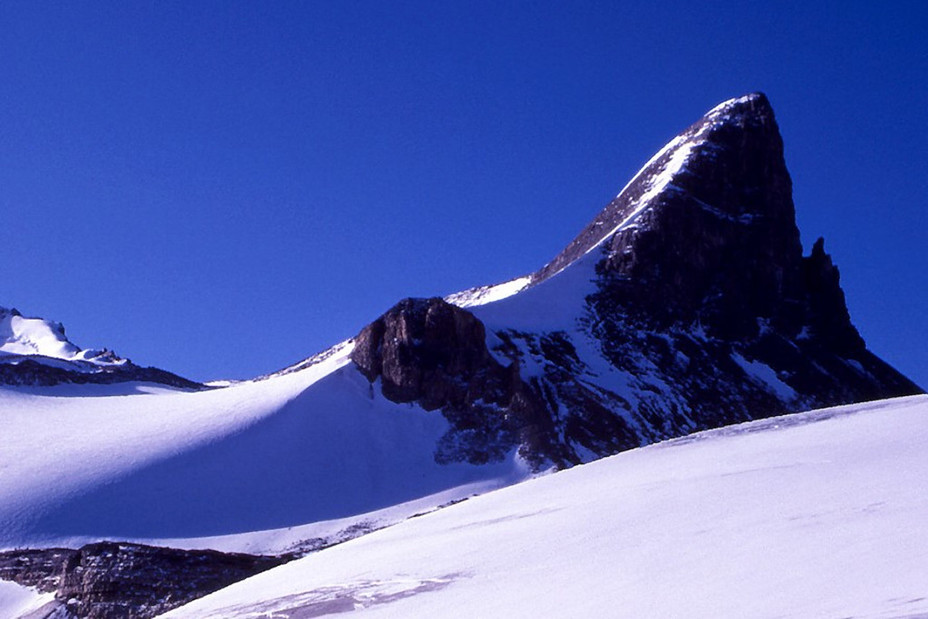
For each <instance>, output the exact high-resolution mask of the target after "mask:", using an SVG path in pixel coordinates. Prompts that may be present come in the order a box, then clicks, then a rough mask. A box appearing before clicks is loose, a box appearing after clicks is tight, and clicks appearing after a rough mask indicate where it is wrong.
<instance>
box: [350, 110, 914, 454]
mask: <svg viewBox="0 0 928 619" xmlns="http://www.w3.org/2000/svg"><path fill="white" fill-rule="evenodd" d="M587 256H590V257H591V258H592V261H591V259H590V258H587ZM591 267H592V268H591ZM570 269H589V279H590V280H592V281H593V282H595V290H594V291H593V292H592V294H589V296H587V297H586V298H585V299H584V303H582V304H581V305H583V306H584V310H583V311H581V312H580V313H579V314H578V315H577V316H575V317H574V319H573V321H572V322H571V324H564V325H563V330H561V331H551V332H526V331H525V330H520V329H517V328H507V327H506V326H505V320H503V319H500V318H499V314H498V313H497V314H496V315H495V318H494V332H493V333H492V334H491V338H490V339H491V340H497V343H495V344H493V345H492V348H493V350H492V351H488V350H487V349H486V345H485V344H484V339H485V334H484V331H485V327H484V326H483V325H482V324H481V321H480V320H479V317H480V315H481V311H480V308H479V307H478V308H476V309H475V310H474V311H473V313H472V312H469V311H466V310H463V309H460V308H453V307H450V306H448V305H447V304H446V303H443V302H441V301H440V300H438V299H431V300H428V301H423V300H418V301H415V300H407V301H404V302H402V303H400V304H399V305H397V306H396V307H395V308H393V309H392V310H390V311H389V312H387V314H386V315H384V317H382V318H380V319H379V320H378V321H375V322H374V323H372V324H371V325H369V326H368V327H367V328H365V329H364V331H362V332H361V335H360V336H359V337H358V341H357V346H358V347H357V348H356V350H355V354H354V357H353V358H354V361H355V363H356V364H357V365H358V367H359V368H360V369H361V371H362V372H364V374H365V375H366V376H367V377H368V379H370V380H371V381H372V382H373V381H374V380H376V379H378V378H379V379H381V384H382V390H383V394H384V396H386V397H387V398H389V399H392V400H395V401H399V402H411V401H415V402H418V403H419V404H421V405H422V406H423V407H424V408H426V409H427V410H433V409H436V408H441V409H442V412H443V413H444V414H445V416H446V417H447V418H448V419H449V421H451V423H452V427H453V428H454V429H453V430H452V432H451V434H454V433H455V432H457V433H458V434H460V432H461V429H462V428H463V429H466V432H469V433H472V434H473V433H477V434H480V433H483V434H485V435H489V434H493V433H496V434H497V436H506V437H507V439H506V440H500V441H497V445H498V447H499V449H497V450H496V453H501V452H502V447H504V446H506V445H507V444H508V441H510V440H511V441H514V444H518V445H520V446H521V453H522V455H523V456H526V457H527V458H528V459H529V461H531V462H533V463H534V464H536V465H541V464H554V465H555V466H567V465H570V464H574V463H577V462H581V461H586V460H589V459H592V458H596V457H601V456H605V455H609V454H612V453H615V452H617V451H621V450H623V449H628V448H632V447H636V446H639V445H642V444H646V443H650V442H654V441H657V440H662V439H665V438H670V437H674V436H680V435H683V434H686V433H689V432H693V431H696V430H702V429H707V428H712V427H717V426H720V425H725V424H730V423H736V422H742V421H747V420H750V419H755V418H761V417H767V416H772V415H777V414H784V413H789V412H798V411H801V410H807V409H811V408H816V407H823V406H831V405H836V404H845V403H851V402H859V401H865V400H870V399H877V398H886V397H892V396H900V395H908V394H914V393H920V392H921V390H920V389H919V387H918V386H916V385H915V384H913V383H912V382H911V381H909V380H908V379H906V378H905V377H904V376H902V375H901V374H899V373H898V372H896V371H895V370H894V369H893V368H891V367H890V366H888V365H887V364H885V363H884V362H883V361H881V360H880V359H879V358H877V357H876V356H874V355H873V354H872V353H870V352H869V351H868V350H867V349H866V346H865V344H864V342H863V340H862V338H861V337H860V335H859V333H858V332H857V330H856V329H855V328H854V326H853V325H852V324H851V321H850V317H849V315H848V311H847V307H846V304H845V299H844V293H843V292H842V291H841V288H840V285H839V281H838V270H837V268H836V267H835V266H834V265H833V264H832V261H831V258H830V257H829V256H828V255H827V254H826V253H825V251H824V244H823V241H822V240H821V239H820V240H819V241H818V242H816V244H815V245H814V247H813V249H812V252H811V255H809V256H808V257H803V255H802V247H801V245H800V241H799V230H798V229H797V227H796V223H795V208H794V205H793V200H792V181H791V179H790V176H789V172H788V171H787V168H786V163H785V161H784V157H783V142H782V139H781V137H780V133H779V129H778V127H777V123H776V119H775V117H774V113H773V110H772V108H771V107H770V103H769V101H768V100H767V98H766V97H765V96H764V95H762V94H759V93H756V94H753V95H748V96H745V97H741V98H739V99H735V100H732V101H729V102H726V103H725V104H722V105H720V106H718V107H716V108H715V109H713V110H712V111H710V112H709V113H708V114H706V116H704V117H703V118H702V119H700V120H699V121H698V122H696V123H695V124H693V125H692V126H690V127H689V128H688V129H686V130H685V131H684V132H683V133H681V134H680V135H679V136H678V137H677V138H676V139H674V140H673V141H672V142H671V143H670V144H668V146H667V147H665V148H664V149H663V150H662V151H661V152H660V153H658V155H656V156H655V157H654V158H653V159H652V160H651V161H650V162H649V163H648V165H647V166H645V168H644V169H643V170H642V171H641V172H639V174H638V175H636V177H635V178H634V179H633V180H632V182H630V183H629V184H628V186H627V187H626V188H625V189H624V190H623V191H622V193H620V194H619V196H617V197H616V198H615V200H613V201H612V202H611V203H610V204H609V205H607V206H606V208H605V209H604V210H603V211H602V212H601V213H600V214H599V215H598V216H597V217H596V218H595V219H594V220H593V221H592V222H591V223H590V224H589V225H588V226H587V227H586V228H585V229H584V230H583V231H582V232H581V233H580V235H578V236H577V238H576V239H574V240H573V241H572V242H571V243H570V244H569V245H568V246H567V248H565V250H564V251H563V252H561V253H560V254H559V255H558V256H556V257H555V258H554V260H552V261H551V263H549V264H548V265H546V266H545V267H543V268H542V269H540V270H539V271H537V272H536V273H534V274H532V276H531V282H532V283H531V286H532V287H539V286H546V287H548V289H549V290H554V291H558V290H560V289H559V288H557V286H558V285H559V284H558V280H557V278H556V277H555V276H556V275H558V274H559V273H561V272H562V271H565V270H570ZM584 272H585V271H584ZM565 290H566V289H565ZM520 294H524V293H520ZM565 294H570V292H569V291H567V292H565ZM525 310H526V308H525V307H524V306H523V307H521V310H520V311H525ZM529 311H531V312H534V313H541V314H543V313H544V312H545V308H544V307H540V306H539V307H534V308H529ZM512 318H513V321H514V322H515V323H518V322H519V321H518V316H517V315H513V316H512ZM578 351H582V352H578ZM496 359H504V360H505V361H506V363H505V364H506V368H503V364H501V363H500V362H498V361H497V360H496ZM603 362H605V364H604V363H603ZM604 365H605V369H604ZM528 368H532V369H531V371H530V372H528V371H527V369H528ZM594 368H595V369H594ZM487 405H489V406H487ZM463 447H464V448H463V449H460V450H457V451H456V452H455V457H456V458H457V459H460V458H464V459H471V458H470V456H469V455H468V452H467V448H468V445H467V444H466V442H465V443H464V444H463ZM438 457H439V460H444V459H448V458H447V455H442V454H441V450H440V453H439V454H438ZM452 459H454V458H452ZM472 461H473V460H472Z"/></svg>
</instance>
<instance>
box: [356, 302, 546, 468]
mask: <svg viewBox="0 0 928 619" xmlns="http://www.w3.org/2000/svg"><path fill="white" fill-rule="evenodd" d="M351 358H352V361H354V363H355V365H356V366H357V367H358V369H359V370H360V371H361V372H362V373H363V374H364V375H365V376H366V377H367V379H368V380H370V381H371V382H374V381H376V380H378V379H379V380H380V385H381V390H382V392H383V395H384V396H385V397H386V398H388V399H390V400H392V401H394V402H417V403H419V404H420V405H421V406H422V407H423V408H425V409H426V410H436V409H441V411H442V414H443V415H444V416H445V417H446V418H447V419H448V420H449V421H450V422H451V426H452V428H451V430H450V431H449V432H448V433H447V434H446V435H445V436H444V437H442V439H441V441H440V444H439V446H438V448H437V450H436V459H437V460H439V461H440V462H452V461H461V460H466V461H469V462H472V463H475V464H483V463H486V462H492V461H498V460H501V459H502V458H503V457H504V456H505V455H506V454H507V453H508V452H509V451H510V450H511V449H513V448H514V447H516V446H517V445H520V444H521V445H531V446H532V447H533V449H528V450H527V451H526V453H527V454H530V453H534V452H536V451H538V447H539V445H538V443H539V442H540V441H542V440H544V437H545V434H546V433H545V432H543V431H542V430H541V429H540V428H539V425H544V424H545V422H546V421H547V417H546V416H545V415H544V414H543V411H544V407H543V406H541V405H540V404H539V402H538V399H537V396H536V394H535V393H534V391H533V390H532V389H531V387H530V386H529V385H526V384H525V383H524V382H523V381H522V380H521V378H520V377H519V366H518V364H516V363H512V362H510V363H508V364H507V365H505V366H504V365H503V364H502V363H500V362H499V361H497V359H496V358H494V357H493V356H492V355H491V354H490V351H489V350H488V349H487V345H486V332H485V329H484V326H483V323H481V322H480V321H479V320H477V318H476V317H475V316H474V315H473V314H472V313H470V312H468V311H467V310H464V309H461V308H459V307H456V306H454V305H451V304H449V303H447V302H445V301H444V300H442V299H440V298H432V299H404V300H403V301H400V302H399V303H397V304H396V305H395V306H394V307H392V308H391V309H390V310H389V311H387V312H386V313H385V314H384V315H383V316H381V317H380V318H378V319H377V320H375V321H374V322H372V323H371V324H369V325H368V326H366V327H365V328H364V329H363V330H362V331H361V333H360V334H359V335H358V337H357V338H356V341H355V347H354V350H353V351H352V354H351Z"/></svg>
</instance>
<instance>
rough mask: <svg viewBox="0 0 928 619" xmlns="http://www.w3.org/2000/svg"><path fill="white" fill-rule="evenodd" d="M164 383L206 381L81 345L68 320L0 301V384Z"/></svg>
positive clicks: (179, 384) (176, 384)
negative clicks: (26, 312) (41, 315)
mask: <svg viewBox="0 0 928 619" xmlns="http://www.w3.org/2000/svg"><path fill="white" fill-rule="evenodd" d="M128 381H143V382H151V383H160V384H163V385H168V386H171V387H179V388H184V389H202V388H203V385H200V384H199V383H195V382H193V381H190V380H187V379H185V378H181V377H180V376H177V375H175V374H172V373H170V372H166V371H164V370H159V369H158V368H152V367H147V368H146V367H140V366H138V365H135V364H134V363H132V362H131V361H130V360H129V359H124V358H122V357H119V356H117V355H116V353H114V352H113V351H111V350H109V349H106V348H103V349H83V348H81V347H79V346H77V345H76V344H74V343H73V342H72V341H71V340H69V339H68V338H67V336H66V335H65V331H64V325H62V324H61V323H60V322H54V321H51V320H46V319H43V318H29V317H26V316H23V315H22V314H21V313H20V312H19V310H17V309H15V308H12V309H8V308H5V307H0V384H8V385H40V386H51V385H57V384H61V383H77V384H86V383H97V384H110V383H121V382H128Z"/></svg>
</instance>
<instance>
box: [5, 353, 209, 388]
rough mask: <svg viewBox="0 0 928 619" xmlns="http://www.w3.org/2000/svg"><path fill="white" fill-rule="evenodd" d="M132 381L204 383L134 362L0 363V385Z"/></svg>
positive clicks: (181, 384)
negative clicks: (88, 365) (92, 365)
mask: <svg viewBox="0 0 928 619" xmlns="http://www.w3.org/2000/svg"><path fill="white" fill-rule="evenodd" d="M131 381H139V382H148V383H158V384H161V385H167V386H169V387H177V388H178V389H191V390H201V389H207V388H208V387H206V386H205V385H202V384H200V383H197V382H194V381H192V380H188V379H186V378H183V377H181V376H178V375H176V374H172V373H171V372H167V371H165V370H160V369H158V368H152V367H148V368H143V367H139V366H137V365H134V364H132V363H127V364H125V365H118V366H112V367H101V368H99V369H94V371H91V372H87V371H80V370H76V369H75V370H68V369H65V368H62V367H56V366H52V365H47V364H45V363H40V362H39V361H36V360H33V359H28V358H27V359H23V360H21V361H17V362H16V363H0V384H3V385H35V386H40V387H50V386H52V385H60V384H75V385H87V384H92V385H112V384H114V383H125V382H131Z"/></svg>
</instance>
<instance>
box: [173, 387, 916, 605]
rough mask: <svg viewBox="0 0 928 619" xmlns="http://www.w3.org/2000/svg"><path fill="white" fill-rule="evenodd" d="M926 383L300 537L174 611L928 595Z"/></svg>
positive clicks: (844, 600)
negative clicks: (363, 525)
mask: <svg viewBox="0 0 928 619" xmlns="http://www.w3.org/2000/svg"><path fill="white" fill-rule="evenodd" d="M926 422H928V396H916V397H911V398H901V399H897V400H887V401H883V402H878V403H871V404H862V405H853V406H847V407H839V408H835V409H824V410H822V411H813V412H810V413H802V414H799V415H793V416H787V417H781V418H776V419H770V420H762V421H759V422H753V423H749V424H742V425H739V426H733V427H729V428H722V429H720V430H715V431H710V432H704V433H701V434H696V435H692V436H689V437H685V438H683V439H677V440H673V441H668V442H666V443H661V444H657V445H652V446H649V447H645V448H641V449H637V450H633V451H629V452H625V453H622V454H619V455H617V456H614V457H611V458H607V459H604V460H600V461H597V462H594V463H591V464H587V465H583V466H579V467H575V468H573V469H570V470H567V471H563V472H560V473H557V474H554V475H549V476H546V477H542V478H537V479H533V480H530V481H527V482H525V483H522V484H519V485H516V486H512V487H509V488H505V489H502V490H499V491H497V492H493V493H490V494H487V495H484V496H480V497H477V498H474V499H471V500H469V501H466V502H464V503H460V504H458V505H454V506H451V507H448V508H446V509H444V510H441V511H438V512H435V513H432V514H429V515H426V516H423V517H421V518H415V519H411V520H408V521H406V522H404V523H402V524H399V525H396V526H394V527H391V528H389V529H385V530H382V531H379V532H376V533H373V534H371V535H368V536H365V537H363V538H359V539H356V540H353V541H350V542H347V543H345V544H342V545H340V546H335V547H332V548H329V549H326V550H323V551H321V552H319V553H316V554H313V555H310V556H308V557H306V558H304V559H301V560H299V561H296V562H294V563H291V564H288V565H284V566H282V567H280V568H276V569H274V570H271V571H269V572H266V573H264V574H259V575H258V576H255V577H253V578H251V579H248V580H245V581H242V582H240V583H237V584H235V585H233V586H231V587H229V588H227V589H225V590H222V591H219V592H217V593H215V594H212V595H210V596H207V597H205V598H203V599H201V600H198V601H195V602H193V603H191V604H189V605H188V606H185V607H182V608H180V609H176V610H175V611H173V612H171V613H168V614H167V615H166V616H168V617H196V618H206V617H255V616H264V615H261V614H260V613H271V614H272V615H273V616H277V617H297V616H321V615H323V614H327V613H332V612H340V613H341V612H348V611H352V610H354V611H363V612H364V616H370V617H380V616H383V617H435V616H471V617H499V616H506V617H539V616H545V617H607V616H608V617H797V618H799V617H802V618H808V617H848V616H854V617H872V618H876V617H901V616H906V617H912V616H922V614H923V613H928V529H926V527H925V526H924V522H925V518H926V516H928V493H925V492H924V480H925V479H926V476H928V456H926V455H925V451H924V445H925V444H926V441H928V423H926Z"/></svg>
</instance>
